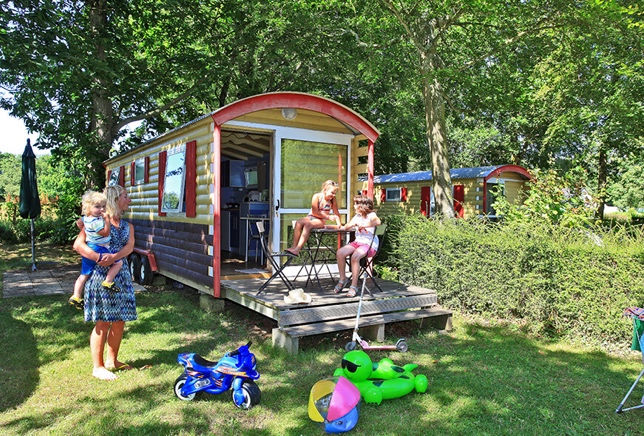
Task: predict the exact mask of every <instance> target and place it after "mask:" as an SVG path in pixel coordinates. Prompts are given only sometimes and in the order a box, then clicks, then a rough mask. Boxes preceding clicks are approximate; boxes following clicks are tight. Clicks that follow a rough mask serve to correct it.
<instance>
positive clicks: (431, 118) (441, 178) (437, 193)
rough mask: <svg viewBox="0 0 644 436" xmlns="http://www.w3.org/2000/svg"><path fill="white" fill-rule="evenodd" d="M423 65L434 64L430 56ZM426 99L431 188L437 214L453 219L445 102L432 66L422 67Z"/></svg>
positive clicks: (424, 96) (423, 57) (423, 60)
mask: <svg viewBox="0 0 644 436" xmlns="http://www.w3.org/2000/svg"><path fill="white" fill-rule="evenodd" d="M421 61H422V63H423V65H431V60H429V59H428V57H427V55H424V56H421ZM423 69H424V70H425V71H424V74H423V78H422V86H423V99H424V101H425V123H426V125H427V133H426V134H427V141H428V143H429V151H430V153H431V157H432V189H433V190H434V201H435V202H436V213H438V214H440V216H441V217H442V218H454V198H453V194H452V178H451V176H450V166H449V158H448V151H447V140H446V139H447V129H446V127H445V100H444V99H443V94H442V92H441V86H440V83H439V82H438V81H437V80H436V79H433V78H432V75H431V74H430V71H432V68H431V67H428V68H423Z"/></svg>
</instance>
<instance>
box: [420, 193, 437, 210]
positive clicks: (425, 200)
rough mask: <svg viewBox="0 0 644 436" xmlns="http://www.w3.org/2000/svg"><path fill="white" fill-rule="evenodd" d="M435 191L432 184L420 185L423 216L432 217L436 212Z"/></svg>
mask: <svg viewBox="0 0 644 436" xmlns="http://www.w3.org/2000/svg"><path fill="white" fill-rule="evenodd" d="M435 208H436V206H435V204H434V193H433V192H432V188H431V187H430V186H421V187H420V213H421V214H422V215H423V216H426V217H430V216H432V215H433V214H434V212H435Z"/></svg>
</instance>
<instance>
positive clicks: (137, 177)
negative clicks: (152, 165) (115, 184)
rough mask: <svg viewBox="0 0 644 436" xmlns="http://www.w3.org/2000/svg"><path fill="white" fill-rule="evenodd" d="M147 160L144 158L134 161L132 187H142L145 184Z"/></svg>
mask: <svg viewBox="0 0 644 436" xmlns="http://www.w3.org/2000/svg"><path fill="white" fill-rule="evenodd" d="M146 163H147V159H146V158H144V157H142V158H139V159H137V160H135V161H134V165H133V171H132V173H133V175H134V177H133V178H132V185H141V184H143V183H145V173H146V172H147V171H146V166H147V165H146Z"/></svg>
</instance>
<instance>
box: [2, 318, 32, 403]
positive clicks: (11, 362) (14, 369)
mask: <svg viewBox="0 0 644 436" xmlns="http://www.w3.org/2000/svg"><path fill="white" fill-rule="evenodd" d="M0 343H2V344H3V346H2V347H0V392H2V395H0V412H3V411H5V410H7V409H11V408H14V407H18V406H19V405H20V404H22V403H23V402H24V401H25V400H26V399H27V398H29V397H30V396H31V395H32V394H33V392H34V390H35V389H36V386H38V381H39V374H38V366H39V361H38V351H37V349H36V339H35V338H34V335H33V333H32V331H31V327H30V326H29V325H28V324H27V323H26V322H24V321H21V320H18V319H15V318H14V317H13V316H12V314H11V311H10V310H6V309H5V308H0ZM10 344H11V345H10Z"/></svg>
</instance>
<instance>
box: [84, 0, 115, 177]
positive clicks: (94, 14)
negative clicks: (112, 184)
mask: <svg viewBox="0 0 644 436" xmlns="http://www.w3.org/2000/svg"><path fill="white" fill-rule="evenodd" d="M87 4H88V5H89V18H90V25H91V35H92V38H93V41H94V42H95V45H94V50H95V52H94V54H95V56H96V59H97V60H98V61H99V62H100V64H102V65H101V66H102V67H103V68H102V69H101V70H102V71H106V70H107V63H108V62H107V55H106V53H105V41H106V36H105V35H106V34H107V24H108V23H107V0H91V1H89V2H88V3H87ZM102 71H97V72H95V73H94V78H93V83H92V89H91V96H92V119H91V124H90V131H91V132H92V133H93V134H95V135H96V139H97V142H98V144H97V146H98V154H97V157H98V161H97V162H90V166H94V168H93V170H94V171H93V172H92V173H93V174H94V177H95V179H94V183H95V184H96V186H99V187H101V186H103V184H104V182H105V176H104V168H103V166H102V162H103V161H104V160H106V159H108V158H109V157H110V149H111V148H112V141H113V140H114V136H115V132H113V130H114V125H115V123H114V110H113V108H112V100H111V99H110V93H109V89H110V82H109V80H107V79H106V78H105V76H104V74H103V73H102Z"/></svg>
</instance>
